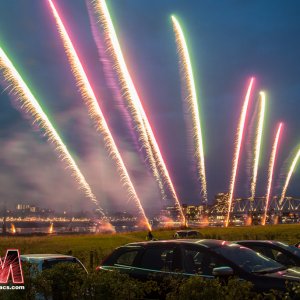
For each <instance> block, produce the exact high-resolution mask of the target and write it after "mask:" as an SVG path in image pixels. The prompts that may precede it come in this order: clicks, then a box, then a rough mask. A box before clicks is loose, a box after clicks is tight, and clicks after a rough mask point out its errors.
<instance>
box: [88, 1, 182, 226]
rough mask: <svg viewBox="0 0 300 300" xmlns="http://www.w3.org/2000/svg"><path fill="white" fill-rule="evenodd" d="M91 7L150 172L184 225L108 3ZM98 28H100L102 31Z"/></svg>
mask: <svg viewBox="0 0 300 300" xmlns="http://www.w3.org/2000/svg"><path fill="white" fill-rule="evenodd" d="M91 4H92V9H93V12H94V13H95V16H96V18H97V23H98V24H99V25H100V26H101V25H102V28H100V29H103V30H104V35H105V40H106V43H107V45H108V49H109V51H110V53H111V55H112V57H113V59H114V61H115V69H116V72H117V74H118V77H119V81H120V83H121V86H122V90H123V93H124V96H125V99H126V101H127V105H128V108H129V110H130V112H131V114H132V116H133V117H132V118H133V120H134V122H135V125H136V130H137V131H138V134H139V139H140V141H141V143H142V144H143V147H144V149H145V152H146V154H147V159H148V161H149V165H150V168H151V171H152V172H153V175H154V177H155V179H156V180H157V182H159V186H160V188H162V187H163V186H164V184H166V185H167V187H168V188H169V191H170V193H171V195H172V198H173V199H174V201H175V205H176V207H177V209H178V212H179V214H180V218H181V220H182V222H183V223H185V222H186V220H185V215H184V213H183V211H182V207H181V205H180V201H179V199H178V197H177V194H176V191H175V188H174V185H173V183H172V180H171V178H170V175H169V172H168V169H167V167H166V164H165V162H164V159H163V156H162V154H161V151H160V147H159V145H158V143H157V141H156V138H155V136H154V133H153V130H152V127H151V125H150V123H149V120H148V117H147V115H146V113H145V110H144V108H143V105H142V102H141V99H140V97H139V95H138V93H137V91H136V88H135V86H134V83H133V81H132V79H131V76H130V74H129V71H128V68H127V65H126V62H125V59H124V57H123V53H122V50H121V47H120V44H119V41H118V38H117V35H116V32H115V29H114V26H113V23H112V20H111V18H110V14H109V11H108V8H107V6H106V2H105V1H104V0H91ZM99 25H98V28H99V27H100V26H99ZM163 193H164V192H163V191H162V194H163Z"/></svg>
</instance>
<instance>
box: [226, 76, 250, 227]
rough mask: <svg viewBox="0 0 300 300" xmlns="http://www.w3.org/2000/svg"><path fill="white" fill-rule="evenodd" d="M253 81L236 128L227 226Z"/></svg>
mask: <svg viewBox="0 0 300 300" xmlns="http://www.w3.org/2000/svg"><path fill="white" fill-rule="evenodd" d="M253 83H254V77H252V78H251V80H250V84H249V86H248V90H247V94H246V97H245V101H244V104H243V108H242V113H241V117H240V121H239V125H238V128H237V140H236V143H235V150H234V156H233V166H232V174H231V179H230V186H229V196H228V212H227V217H226V220H225V227H227V226H228V224H229V218H230V212H231V207H232V200H233V193H234V188H235V181H236V176H237V170H238V164H239V159H240V152H241V146H242V140H243V136H244V128H245V123H246V116H247V111H248V104H249V99H250V96H251V91H252V87H253Z"/></svg>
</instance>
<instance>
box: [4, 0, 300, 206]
mask: <svg viewBox="0 0 300 300" xmlns="http://www.w3.org/2000/svg"><path fill="white" fill-rule="evenodd" d="M55 3H56V5H57V7H58V8H59V10H60V12H61V13H62V15H63V19H64V20H65V22H66V24H67V28H68V30H69V32H70V35H71V38H72V39H73V42H74V44H75V46H76V48H77V50H78V53H79V55H80V58H81V60H82V62H83V64H84V66H85V68H86V71H87V73H88V76H89V78H90V81H91V83H92V85H93V87H94V89H95V92H96V94H97V96H98V99H99V102H100V105H101V108H102V109H103V111H104V114H105V117H106V119H107V121H108V123H109V125H110V127H111V129H112V132H113V135H114V137H115V140H116V141H117V144H118V146H119V148H120V152H121V153H122V156H123V157H124V160H125V163H126V165H127V166H128V170H129V172H130V174H131V176H132V179H133V181H134V182H135V184H136V187H137V191H138V193H139V195H140V198H141V199H142V202H143V203H144V205H145V207H146V210H148V211H150V209H151V208H153V207H156V206H158V205H160V203H161V201H160V197H159V193H158V190H157V186H156V184H155V182H154V181H153V179H152V177H151V174H150V173H149V172H148V171H147V169H146V167H145V165H144V164H143V161H142V157H141V156H140V155H139V154H138V149H137V147H136V146H135V143H134V139H133V138H132V135H131V134H130V128H129V126H128V122H126V119H125V118H124V117H123V114H122V108H120V105H119V104H120V103H118V102H117V101H116V99H114V97H113V93H112V91H111V90H110V89H109V87H108V85H107V82H106V80H105V76H104V73H103V66H102V64H101V63H100V62H99V57H98V52H97V47H96V45H95V42H94V40H93V36H92V33H91V28H90V21H89V15H88V11H87V7H86V3H85V1H84V0H72V1H70V0H56V1H55ZM107 3H108V5H109V8H110V11H111V14H112V16H113V22H114V24H115V28H116V30H117V34H118V37H119V40H120V43H121V47H122V50H123V53H124V56H125V58H126V62H127V65H128V66H129V70H130V73H131V75H132V78H133V80H134V83H135V86H136V88H137V90H138V92H139V95H140V96H141V99H142V101H143V104H144V106H145V107H146V110H147V112H148V117H149V119H150V122H151V124H152V126H153V129H154V132H155V134H156V137H157V140H158V142H159V144H160V147H161V151H162V153H163V156H164V157H165V161H166V164H167V166H168V169H169V172H170V174H171V177H172V179H173V182H174V185H175V187H176V190H177V193H178V195H179V198H180V200H181V201H182V202H183V203H197V201H198V199H199V197H198V194H199V188H200V187H199V184H198V182H197V180H196V177H195V172H194V168H193V162H192V160H191V158H190V157H191V155H190V152H189V146H188V145H189V142H188V141H189V133H188V132H187V129H186V124H185V117H184V111H183V105H182V99H181V89H180V75H179V65H178V56H177V52H176V45H175V41H174V34H173V31H172V26H171V21H170V15H171V14H175V15H176V16H178V18H179V20H180V21H181V23H182V25H183V27H184V31H185V33H186V38H187V42H188V46H189V50H190V55H191V57H192V62H193V70H194V75H195V81H196V86H197V91H198V96H199V99H200V110H201V116H202V126H203V135H204V142H205V145H204V147H205V154H206V168H207V180H208V195H209V199H210V201H212V200H213V198H214V195H215V194H216V193H217V192H225V191H227V190H228V186H229V179H230V172H231V161H232V157H233V142H234V136H235V131H236V126H237V123H238V118H239V114H240V109H241V106H242V102H243V99H244V94H245V90H246V85H247V82H248V80H249V77H250V76H252V75H254V76H255V77H256V78H257V80H256V89H255V94H254V97H253V99H252V104H251V105H252V106H251V112H254V110H255V103H256V102H257V99H258V92H259V90H265V91H266V92H267V101H268V104H267V120H266V126H265V131H264V140H263V148H262V150H263V151H262V163H261V167H260V169H259V174H258V186H257V194H258V195H263V194H264V193H265V188H266V187H265V185H266V179H267V164H268V159H269V158H268V157H269V155H270V151H271V144H272V140H273V137H274V130H275V126H276V123H277V122H278V121H284V122H285V128H284V135H283V139H282V144H281V147H280V152H279V159H278V164H277V168H276V174H275V183H276V184H275V189H274V193H278V192H280V191H281V186H282V180H283V179H284V174H285V171H286V164H287V163H289V161H290V160H289V158H290V155H291V153H293V151H294V150H295V147H297V145H298V143H299V141H300V136H299V128H300V118H299V108H300V102H299V95H300V62H299V53H300V19H299V15H300V3H299V1H281V0H266V1H259V0H254V1H234V0H231V1H209V0H201V1H196V0H194V1H192V0H187V1H182V0H172V1H171V0H164V1H161V0H152V1H146V0H144V1H141V0H127V1H124V0H111V1H107ZM0 45H1V46H2V47H3V48H4V49H5V51H6V53H7V54H8V55H9V57H10V58H11V59H12V60H13V61H14V63H15V65H16V67H17V68H18V70H19V71H20V72H21V74H22V75H23V78H24V79H25V81H26V82H27V83H28V85H29V86H30V87H31V90H32V91H33V93H34V95H35V96H36V97H37V98H38V99H39V101H40V103H41V104H42V106H43V107H44V109H45V111H46V112H47V113H48V115H49V117H50V119H51V120H52V121H53V123H54V124H55V127H56V128H57V130H58V131H59V133H60V134H61V136H62V137H63V139H64V141H65V143H66V144H67V145H68V147H69V149H70V150H71V152H72V154H73V155H74V157H75V159H76V161H77V162H78V164H79V166H80V168H81V169H82V172H83V173H84V174H85V176H86V177H87V180H88V182H89V183H90V184H91V186H92V188H93V190H94V191H95V193H96V196H97V197H98V199H99V200H100V201H101V203H102V204H103V207H105V208H107V209H109V210H111V211H112V210H114V209H116V208H120V207H125V206H127V200H126V197H125V193H124V189H122V187H121V185H120V183H119V179H118V175H117V173H116V171H115V168H114V165H113V164H112V163H111V160H110V159H109V158H108V157H107V154H106V152H105V149H104V147H103V141H102V139H101V137H100V136H98V135H97V134H96V133H95V131H94V129H93V127H92V124H91V122H90V120H89V118H88V115H87V111H86V108H85V106H84V105H83V102H82V99H81V97H80V94H79V93H78V91H77V88H76V85H75V82H74V79H73V76H72V73H71V71H70V68H69V64H68V61H67V58H66V55H65V54H64V50H63V47H62V44H61V40H60V38H59V36H58V34H57V30H56V27H55V24H54V20H53V17H52V15H51V13H50V10H49V7H48V5H47V1H40V0H39V1H38V0H10V1H0ZM11 100H12V99H10V97H9V95H8V94H7V93H6V92H3V93H2V94H1V95H0V145H1V148H0V149H1V150H0V201H1V202H6V203H7V204H8V203H11V204H13V203H17V202H29V203H36V204H39V205H40V206H51V207H54V208H56V209H57V210H60V209H65V208H70V207H72V209H76V210H77V209H83V208H86V207H87V205H85V204H86V201H87V200H85V199H84V196H83V195H82V193H81V192H80V191H78V190H77V188H76V184H74V182H73V180H72V178H70V175H69V172H68V170H65V167H64V165H63V164H62V163H61V162H59V160H58V159H57V157H56V155H55V152H54V151H53V148H52V147H49V145H48V144H47V143H46V141H45V138H44V137H43V136H42V135H41V133H40V132H39V131H38V130H37V129H36V128H33V127H32V126H31V120H30V119H28V118H26V116H24V115H23V114H22V113H20V111H19V110H18V109H17V106H16V105H15V104H14V102H13V101H11ZM251 118H252V116H251V115H250V116H249V124H250V119H251ZM247 132H248V133H247V136H246V139H248V135H249V136H250V130H249V129H247ZM247 145H248V146H247ZM249 147H251V143H249V142H248V143H245V144H244V147H243V152H242V155H243V156H242V160H241V168H240V170H239V176H238V181H237V189H236V195H237V196H248V195H249V188H248V186H249V179H248V178H249V177H248V176H247V174H249V170H248V169H247V163H246V161H247V150H249ZM248 152H249V151H248ZM299 173H300V172H298V174H299ZM299 180H300V175H297V174H295V176H294V177H293V179H292V182H291V185H290V188H289V191H288V194H289V195H295V196H300V191H299V188H298V187H299V185H298V184H297V182H299Z"/></svg>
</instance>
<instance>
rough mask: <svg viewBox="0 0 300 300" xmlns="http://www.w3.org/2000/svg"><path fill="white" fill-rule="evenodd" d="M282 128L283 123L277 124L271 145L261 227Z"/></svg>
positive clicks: (264, 220)
mask: <svg viewBox="0 0 300 300" xmlns="http://www.w3.org/2000/svg"><path fill="white" fill-rule="evenodd" d="M282 127H283V123H279V125H278V129H277V131H276V136H275V140H274V144H273V147H272V152H271V156H270V162H269V169H268V183H267V194H266V204H265V210H264V217H263V219H262V225H265V224H266V219H267V213H268V208H269V203H270V197H271V191H272V181H273V174H274V167H275V163H276V157H277V151H278V145H279V141H280V136H281V132H282Z"/></svg>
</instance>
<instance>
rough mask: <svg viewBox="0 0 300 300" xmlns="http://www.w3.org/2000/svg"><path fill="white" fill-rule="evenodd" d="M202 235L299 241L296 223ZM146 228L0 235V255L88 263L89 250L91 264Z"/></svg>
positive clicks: (161, 233)
mask: <svg viewBox="0 0 300 300" xmlns="http://www.w3.org/2000/svg"><path fill="white" fill-rule="evenodd" d="M175 231H176V230H158V231H154V232H153V235H154V237H155V238H156V239H170V238H172V236H173V234H174V232H175ZM199 232H200V233H201V234H202V237H203V238H213V239H224V240H238V239H271V240H279V241H283V242H287V243H290V244H294V243H296V242H298V241H300V224H293V225H273V226H265V227H263V226H252V227H230V228H202V229H199ZM146 234H147V233H146V232H145V231H144V232H131V233H120V234H91V235H57V236H56V235H53V236H33V237H18V236H9V237H1V239H0V253H1V255H4V251H5V250H6V249H7V248H18V249H20V252H21V254H25V253H63V254H67V253H72V254H73V255H75V256H77V257H78V258H80V259H81V260H82V262H83V263H84V264H85V265H89V261H90V252H91V251H93V256H94V261H95V264H96V265H97V264H99V262H100V260H101V259H102V258H103V257H105V256H106V255H108V254H109V253H110V252H111V251H112V250H113V249H114V248H116V247H118V246H120V245H124V244H127V243H131V242H136V241H144V240H145V237H146Z"/></svg>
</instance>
